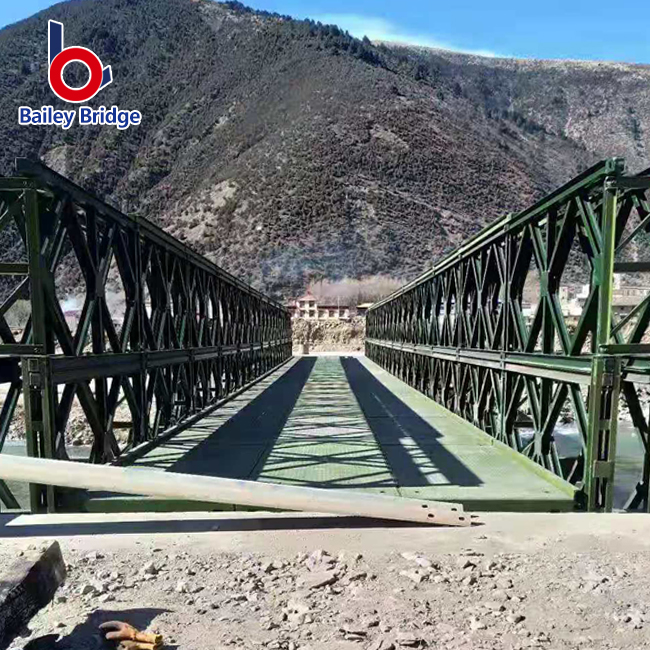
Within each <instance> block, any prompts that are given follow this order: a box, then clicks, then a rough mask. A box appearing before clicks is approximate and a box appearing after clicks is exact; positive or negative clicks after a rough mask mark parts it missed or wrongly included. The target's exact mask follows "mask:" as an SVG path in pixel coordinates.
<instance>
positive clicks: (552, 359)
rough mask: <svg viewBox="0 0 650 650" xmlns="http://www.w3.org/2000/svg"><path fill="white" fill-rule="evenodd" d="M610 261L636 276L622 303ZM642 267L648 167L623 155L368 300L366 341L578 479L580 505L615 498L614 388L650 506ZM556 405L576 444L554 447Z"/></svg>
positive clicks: (458, 406)
mask: <svg viewBox="0 0 650 650" xmlns="http://www.w3.org/2000/svg"><path fill="white" fill-rule="evenodd" d="M616 273H618V274H621V277H622V278H623V284H624V285H625V286H631V287H635V286H636V287H639V290H638V291H636V293H637V294H638V295H639V297H638V298H637V300H636V304H634V305H633V306H632V307H631V308H630V309H628V310H625V311H624V312H619V311H615V310H614V301H613V286H614V275H615V274H616ZM648 273H650V170H648V171H646V172H644V173H642V174H639V175H637V176H628V175H625V173H624V163H623V161H622V160H620V159H610V160H606V161H603V162H601V163H599V164H598V165H595V166H594V167H592V168H590V169H588V170H587V171H585V172H584V173H583V174H581V175H580V176H578V177H577V178H575V179H574V180H572V181H571V182H570V183H568V184H567V185H565V186H563V187H562V188H560V189H558V190H557V191H555V192H553V193H552V194H550V195H549V196H547V197H545V198H544V199H542V200H541V201H539V202H538V203H536V204H535V205H533V206H532V207H530V208H528V209H527V210H524V211H523V212H520V213H518V214H509V215H507V216H505V217H502V218H501V219H498V220H497V221H496V222H495V223H493V224H492V225H490V226H489V227H487V228H485V229H484V230H483V231H481V232H480V233H479V234H478V235H477V236H475V237H474V238H472V239H471V240H469V241H468V242H467V243H466V244H464V245H463V246H461V247H460V248H458V249H457V250H456V251H454V252H453V253H452V254H451V255H449V256H447V257H446V258H445V259H443V260H442V261H441V262H440V263H438V264H436V266H435V267H434V268H433V269H431V270H430V271H428V272H427V273H425V274H423V275H422V276H420V277H419V278H417V279H416V280H414V281H413V282H411V283H410V284H408V285H406V286H405V287H403V288H402V289H400V290H399V291H397V292H396V293H394V294H393V295H391V296H389V297H388V298H386V299H385V300H382V301H380V302H378V303H376V304H375V305H373V306H372V308H371V309H370V310H369V312H368V316H367V330H366V335H367V340H366V354H367V356H368V357H370V358H371V359H372V360H374V361H375V362H377V363H379V364H380V365H382V366H383V367H384V368H385V369H387V370H388V371H389V372H391V373H393V374H395V375H397V376H398V377H399V378H401V379H402V380H404V381H405V382H407V383H408V384H410V385H411V386H413V387H415V388H417V389H419V390H420V391H422V392H423V393H425V394H427V395H429V396H430V397H431V398H433V399H435V400H436V401H438V402H439V403H441V404H442V405H444V406H445V407H446V408H448V409H449V410H451V411H453V412H455V413H457V414H458V415H460V416H461V417H463V418H464V419H466V420H468V421H470V422H472V423H473V424H475V425H476V426H478V427H480V428H481V429H483V430H484V431H485V432H487V433H489V434H490V435H491V436H493V437H494V438H496V439H498V440H499V441H501V442H503V443H505V444H507V445H509V446H510V447H512V448H514V449H516V450H518V451H519V452H521V453H522V454H524V455H526V456H528V457H529V458H532V459H534V460H535V461H536V462H537V463H539V464H540V465H542V466H544V467H545V468H547V469H548V470H550V471H552V472H554V473H555V474H557V475H559V476H560V477H563V478H565V479H566V480H568V481H570V482H571V483H573V484H576V485H578V486H579V487H581V488H582V490H581V491H580V492H579V495H581V502H580V503H579V504H578V505H580V506H582V507H586V508H587V509H589V510H610V509H611V508H612V498H613V479H614V471H615V450H616V436H617V427H618V420H619V398H620V400H621V401H623V402H625V404H626V406H627V409H628V410H629V414H630V418H631V421H632V423H633V425H634V427H635V428H636V430H637V432H638V434H639V436H640V439H641V441H642V443H643V449H644V470H643V475H642V477H641V479H640V481H639V485H638V487H637V489H636V491H635V493H634V494H633V495H632V496H631V498H630V500H629V502H628V507H630V508H633V509H639V508H642V509H645V510H648V508H649V503H648V483H649V475H650V455H649V447H648V444H649V443H648V437H649V421H648V415H649V414H648V408H647V407H646V408H645V409H644V408H643V407H642V403H643V402H644V394H646V392H647V386H648V384H649V383H650V332H649V325H650V291H649V290H648V287H650V276H648V275H647V274H648ZM644 274H645V275H644ZM571 282H573V283H576V284H577V283H579V282H584V283H585V284H588V292H587V294H586V296H585V298H584V304H583V307H582V311H581V314H580V315H579V317H578V316H576V319H575V320H576V322H573V323H571V322H569V321H568V318H567V316H565V311H563V308H562V304H561V297H560V293H561V287H562V286H564V285H566V284H567V283H571ZM531 292H532V294H533V295H534V297H535V299H534V301H533V302H536V306H535V307H534V309H533V310H532V313H531V314H530V315H529V316H528V317H527V315H526V313H525V312H526V309H525V304H526V300H525V296H527V295H530V294H531ZM634 292H635V291H634V290H632V291H631V293H634ZM567 411H570V412H572V418H573V420H574V421H575V426H576V427H577V430H578V432H579V437H580V441H581V447H582V448H581V452H580V453H579V454H578V455H577V457H574V458H571V459H561V458H560V456H559V454H558V451H557V448H556V443H555V440H554V432H555V430H556V427H557V426H558V423H559V419H560V417H561V415H563V414H565V415H566V413H567ZM526 431H528V435H526V433H525V432H526Z"/></svg>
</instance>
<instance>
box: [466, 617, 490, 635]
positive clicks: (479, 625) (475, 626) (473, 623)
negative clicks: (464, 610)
mask: <svg viewBox="0 0 650 650" xmlns="http://www.w3.org/2000/svg"><path fill="white" fill-rule="evenodd" d="M469 629H470V630H472V631H473V632H475V631H476V630H487V625H486V624H485V623H483V621H481V620H480V619H477V618H471V619H470V621H469Z"/></svg>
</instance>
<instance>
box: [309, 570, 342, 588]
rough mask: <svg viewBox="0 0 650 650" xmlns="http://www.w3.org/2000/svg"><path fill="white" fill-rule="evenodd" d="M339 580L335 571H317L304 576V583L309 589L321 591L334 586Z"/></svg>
mask: <svg viewBox="0 0 650 650" xmlns="http://www.w3.org/2000/svg"><path fill="white" fill-rule="evenodd" d="M337 580H338V577H337V575H336V573H335V572H334V571H316V572H314V573H311V574H309V575H307V576H304V577H303V579H302V583H303V584H304V585H305V587H307V588H308V589H320V588H321V587H326V586H327V585H333V584H334V583H335V582H336V581H337Z"/></svg>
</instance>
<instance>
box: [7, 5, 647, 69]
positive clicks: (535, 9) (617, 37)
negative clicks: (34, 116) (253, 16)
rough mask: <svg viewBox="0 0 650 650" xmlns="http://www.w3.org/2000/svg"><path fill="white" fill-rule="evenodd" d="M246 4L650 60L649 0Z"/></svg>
mask: <svg viewBox="0 0 650 650" xmlns="http://www.w3.org/2000/svg"><path fill="white" fill-rule="evenodd" d="M96 1H97V2H100V1H101V0H96ZM188 1H189V0H188ZM52 4H55V3H54V2H53V1H52V0H20V2H17V1H16V0H0V26H5V25H8V24H11V23H13V22H16V21H18V20H21V19H23V18H26V17H28V16H30V15H32V14H34V13H36V12H37V11H40V10H41V9H45V8H46V7H48V6H50V5H52ZM244 4H247V5H249V6H251V7H253V8H255V9H264V10H266V11H275V12H277V13H280V14H288V15H290V16H294V17H296V18H313V19H314V20H320V21H321V22H323V23H334V24H336V25H339V27H342V28H343V29H347V30H348V31H349V32H350V33H351V34H352V35H354V36H358V37H362V36H364V35H366V36H368V38H370V39H371V40H386V41H398V42H403V43H412V44H416V45H424V46H428V47H441V48H445V49H450V50H456V51H459V52H469V53H474V54H482V55H484V56H513V57H518V58H533V59H588V60H601V61H602V60H604V61H627V62H630V63H648V64H650V10H648V1H647V0H625V1H624V2H619V3H612V2H609V1H608V2H606V1H605V0H591V1H590V2H586V1H584V0H545V1H544V2H530V1H529V0H523V1H522V0H487V1H486V0H471V1H463V0H445V1H444V2H441V1H440V0H247V1H245V2H244Z"/></svg>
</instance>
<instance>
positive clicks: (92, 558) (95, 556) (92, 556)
mask: <svg viewBox="0 0 650 650" xmlns="http://www.w3.org/2000/svg"><path fill="white" fill-rule="evenodd" d="M85 559H86V560H87V561H88V562H96V561H97V560H103V559H104V556H103V555H102V554H101V553H98V552H97V551H90V553H88V554H87V555H86V556H85Z"/></svg>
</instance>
